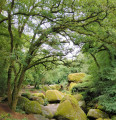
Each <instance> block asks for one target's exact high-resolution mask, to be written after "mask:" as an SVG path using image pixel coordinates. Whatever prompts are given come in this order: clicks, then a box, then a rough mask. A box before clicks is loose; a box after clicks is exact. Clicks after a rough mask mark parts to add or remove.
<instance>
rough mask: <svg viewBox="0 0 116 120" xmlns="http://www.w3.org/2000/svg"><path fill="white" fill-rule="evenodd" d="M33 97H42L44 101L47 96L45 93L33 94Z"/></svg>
mask: <svg viewBox="0 0 116 120" xmlns="http://www.w3.org/2000/svg"><path fill="white" fill-rule="evenodd" d="M31 95H32V96H35V97H42V98H43V99H44V98H45V95H44V94H43V93H32V94H31Z"/></svg>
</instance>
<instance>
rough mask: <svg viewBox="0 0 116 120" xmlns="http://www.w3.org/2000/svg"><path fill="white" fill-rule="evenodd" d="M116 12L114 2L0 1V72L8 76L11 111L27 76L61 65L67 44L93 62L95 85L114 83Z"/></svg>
mask: <svg viewBox="0 0 116 120" xmlns="http://www.w3.org/2000/svg"><path fill="white" fill-rule="evenodd" d="M115 8H116V1H115V0H111V1H109V0H99V1H98V0H69V1H67V0H49V1H48V0H6V1H4V0H1V2H0V46H1V47H0V53H1V54H0V61H1V66H0V69H3V66H4V70H2V72H3V73H4V74H7V77H6V78H5V79H7V80H6V81H7V89H8V101H9V105H10V107H11V108H12V109H13V110H15V108H16V104H17V100H18V99H17V98H18V94H19V90H20V88H21V85H22V83H23V81H24V80H25V79H24V78H25V74H26V71H27V70H29V69H31V68H33V67H35V66H37V65H39V67H40V68H41V66H44V67H45V68H46V69H49V68H51V66H53V64H61V63H62V64H64V62H66V61H65V60H64V56H66V55H67V54H68V53H69V52H71V51H72V49H68V48H65V47H64V46H65V44H67V43H70V41H72V42H73V43H74V44H75V45H78V46H80V49H81V51H82V53H83V54H86V55H88V56H90V57H91V58H92V59H91V61H92V63H93V64H94V66H95V67H94V68H95V69H97V74H99V79H101V80H103V79H104V80H106V78H107V79H108V80H114V79H115V78H114V77H111V76H110V79H109V74H114V73H115V68H116V67H115V60H116V54H115V52H116V40H115V38H116V36H115V32H116V30H115V18H116V16H115V13H116V10H115ZM102 56H103V58H104V59H103V58H102ZM77 58H78V57H77ZM105 59H106V61H105ZM104 61H105V62H104ZM88 64H90V63H88ZM91 65H92V64H91ZM89 67H91V66H89ZM106 68H109V69H106ZM111 69H112V71H111ZM38 70H39V69H38ZM107 70H109V71H108V76H107V77H105V78H104V74H106V73H107ZM90 71H91V72H93V71H94V70H93V71H92V70H90ZM93 76H94V75H93ZM3 78H4V77H3ZM97 80H98V79H97ZM11 84H13V85H12V86H13V87H12V86H11ZM112 84H113V82H112ZM106 86H107V85H106ZM113 88H115V87H113ZM100 92H101V91H100ZM100 94H102V93H100Z"/></svg>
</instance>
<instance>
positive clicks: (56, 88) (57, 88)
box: [49, 84, 61, 90]
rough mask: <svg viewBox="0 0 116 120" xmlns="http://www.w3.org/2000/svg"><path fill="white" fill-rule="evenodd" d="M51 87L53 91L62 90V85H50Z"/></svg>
mask: <svg viewBox="0 0 116 120" xmlns="http://www.w3.org/2000/svg"><path fill="white" fill-rule="evenodd" d="M49 87H50V88H51V89H52V90H60V89H61V85H58V84H54V85H49Z"/></svg>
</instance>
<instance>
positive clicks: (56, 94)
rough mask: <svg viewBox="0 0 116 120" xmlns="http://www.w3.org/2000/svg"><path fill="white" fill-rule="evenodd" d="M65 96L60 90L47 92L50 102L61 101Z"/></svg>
mask: <svg viewBox="0 0 116 120" xmlns="http://www.w3.org/2000/svg"><path fill="white" fill-rule="evenodd" d="M63 96H64V94H63V93H62V92H60V91H58V90H48V91H46V98H47V100H48V101H49V102H53V101H58V100H59V101H60V100H61V99H62V98H63Z"/></svg>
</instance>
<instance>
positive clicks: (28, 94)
mask: <svg viewBox="0 0 116 120" xmlns="http://www.w3.org/2000/svg"><path fill="white" fill-rule="evenodd" d="M21 96H23V97H26V98H28V99H30V98H31V94H30V93H28V92H26V93H22V94H21Z"/></svg>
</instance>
